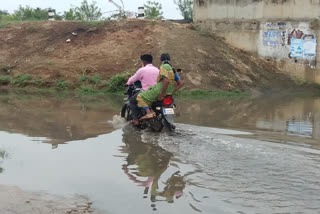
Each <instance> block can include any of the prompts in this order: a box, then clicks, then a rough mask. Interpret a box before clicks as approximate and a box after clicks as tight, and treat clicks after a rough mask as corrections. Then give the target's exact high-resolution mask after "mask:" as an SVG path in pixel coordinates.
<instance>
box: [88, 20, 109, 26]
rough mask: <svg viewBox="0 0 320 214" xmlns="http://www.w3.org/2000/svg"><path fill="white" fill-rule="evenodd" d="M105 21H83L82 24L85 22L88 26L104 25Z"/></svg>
mask: <svg viewBox="0 0 320 214" xmlns="http://www.w3.org/2000/svg"><path fill="white" fill-rule="evenodd" d="M106 22H107V21H105V20H103V21H83V23H84V24H86V25H87V26H89V27H98V26H102V25H104V23H106Z"/></svg>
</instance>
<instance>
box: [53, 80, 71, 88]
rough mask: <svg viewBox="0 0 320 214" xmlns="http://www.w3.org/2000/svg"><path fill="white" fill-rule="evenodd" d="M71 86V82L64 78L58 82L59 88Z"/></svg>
mask: <svg viewBox="0 0 320 214" xmlns="http://www.w3.org/2000/svg"><path fill="white" fill-rule="evenodd" d="M70 86H71V83H70V82H67V81H65V80H63V79H61V80H59V81H58V82H57V83H56V88H58V89H68V88H69V87H70Z"/></svg>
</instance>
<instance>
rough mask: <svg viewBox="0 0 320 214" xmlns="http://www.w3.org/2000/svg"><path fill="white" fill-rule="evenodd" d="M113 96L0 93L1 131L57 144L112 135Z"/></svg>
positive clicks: (114, 106) (54, 146)
mask: <svg viewBox="0 0 320 214" xmlns="http://www.w3.org/2000/svg"><path fill="white" fill-rule="evenodd" d="M118 108H120V106H117V105H116V104H115V103H114V98H113V97H93V98H90V97H79V98H73V97H70V96H68V95H64V96H62V95H54V94H43V93H39V94H37V93H36V94H33V95H30V93H26V92H21V93H15V92H8V91H3V90H2V91H0V118H1V120H0V130H2V131H9V132H12V133H22V134H27V135H29V136H34V137H45V138H47V142H48V143H50V144H52V148H53V149H54V148H57V147H58V144H61V143H64V142H67V141H71V140H81V139H86V138H90V137H94V136H97V135H100V134H104V133H107V132H110V131H112V130H114V129H113V127H112V125H110V124H108V123H107V120H109V119H110V118H112V116H113V115H114V114H116V113H118V110H117V109H118Z"/></svg>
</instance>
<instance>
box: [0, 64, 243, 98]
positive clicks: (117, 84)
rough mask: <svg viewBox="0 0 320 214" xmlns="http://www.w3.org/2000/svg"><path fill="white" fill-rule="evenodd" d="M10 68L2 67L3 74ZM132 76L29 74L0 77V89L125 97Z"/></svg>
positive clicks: (203, 93) (208, 94) (184, 94)
mask: <svg viewBox="0 0 320 214" xmlns="http://www.w3.org/2000/svg"><path fill="white" fill-rule="evenodd" d="M9 69H10V68H8V67H6V66H3V65H2V67H1V70H2V72H7V71H8V70H9ZM131 75H132V72H128V73H123V74H118V75H115V76H113V77H112V78H110V79H108V80H103V79H102V78H101V77H100V76H99V75H95V76H85V75H83V76H80V77H79V79H78V81H77V82H75V83H74V82H68V81H66V80H64V79H60V80H58V81H56V82H48V81H44V80H41V79H38V78H33V77H31V76H30V75H28V74H24V75H20V76H12V75H0V87H7V88H20V89H25V90H36V91H47V92H49V91H50V92H62V91H65V92H73V93H76V94H81V95H101V94H116V95H123V92H125V90H126V88H125V87H124V84H125V83H126V80H127V79H128V78H129V77H130V76H131ZM176 96H179V97H181V98H184V99H187V98H192V99H202V98H218V97H242V96H246V94H245V93H242V92H241V91H238V90H234V91H231V92H229V91H210V90H198V89H195V90H186V89H182V90H180V91H179V92H178V93H177V94H176Z"/></svg>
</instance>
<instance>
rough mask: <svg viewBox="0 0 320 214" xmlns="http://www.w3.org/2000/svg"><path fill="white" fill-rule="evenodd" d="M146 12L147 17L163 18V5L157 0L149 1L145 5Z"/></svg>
mask: <svg viewBox="0 0 320 214" xmlns="http://www.w3.org/2000/svg"><path fill="white" fill-rule="evenodd" d="M144 8H145V10H144V13H145V17H146V19H162V18H163V16H162V15H163V12H162V5H161V3H159V2H156V1H147V4H145V5H144Z"/></svg>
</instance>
